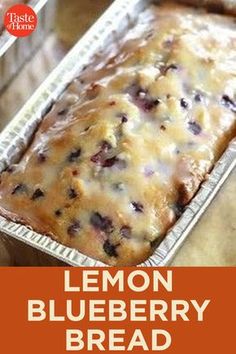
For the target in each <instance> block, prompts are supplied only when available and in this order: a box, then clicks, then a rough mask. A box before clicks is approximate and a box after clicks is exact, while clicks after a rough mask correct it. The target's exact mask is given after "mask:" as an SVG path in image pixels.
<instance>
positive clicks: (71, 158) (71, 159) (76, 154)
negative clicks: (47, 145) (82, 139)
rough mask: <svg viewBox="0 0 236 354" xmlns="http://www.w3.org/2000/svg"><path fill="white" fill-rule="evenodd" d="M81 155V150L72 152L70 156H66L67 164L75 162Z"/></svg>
mask: <svg viewBox="0 0 236 354" xmlns="http://www.w3.org/2000/svg"><path fill="white" fill-rule="evenodd" d="M80 155H81V149H75V150H73V151H72V152H71V153H70V155H69V156H68V161H69V162H76V161H77V160H78V158H79V157H80Z"/></svg>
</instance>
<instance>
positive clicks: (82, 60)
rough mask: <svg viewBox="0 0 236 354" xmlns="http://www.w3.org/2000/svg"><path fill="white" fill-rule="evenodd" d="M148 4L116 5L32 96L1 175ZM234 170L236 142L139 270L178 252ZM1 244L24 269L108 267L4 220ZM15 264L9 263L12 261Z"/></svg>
mask: <svg viewBox="0 0 236 354" xmlns="http://www.w3.org/2000/svg"><path fill="white" fill-rule="evenodd" d="M150 3H151V1H147V0H131V1H126V0H116V1H115V2H114V3H113V4H112V5H111V7H110V8H109V9H108V10H107V11H106V12H105V13H104V15H103V16H102V17H101V18H100V19H99V21H98V22H96V23H95V25H94V26H93V27H92V28H91V29H90V30H89V31H88V32H87V33H86V35H85V36H84V37H83V38H82V39H81V40H80V41H79V42H78V43H77V44H76V45H75V47H74V48H73V49H72V50H71V51H70V52H69V54H68V55H67V56H66V57H65V58H64V60H63V61H62V62H61V63H60V65H59V66H58V67H57V68H56V69H55V70H54V71H53V72H52V73H51V74H50V76H49V77H48V78H47V80H46V81H45V82H44V83H43V85H41V87H40V88H39V89H38V90H37V91H36V92H35V93H34V95H33V96H32V97H31V98H30V100H29V101H28V102H27V103H26V105H25V106H24V107H23V108H22V109H21V111H20V112H19V113H18V114H17V116H16V117H15V118H14V119H13V120H12V121H11V123H10V124H9V125H8V127H7V128H6V129H5V130H4V132H3V133H2V135H1V137H0V156H1V158H0V171H3V170H4V169H6V168H7V166H8V165H10V164H11V163H15V162H17V160H18V159H19V158H20V156H21V154H22V152H23V151H24V150H25V148H26V147H27V145H28V144H29V142H30V141H31V139H32V135H33V134H34V132H35V130H36V129H37V127H38V125H39V123H40V121H41V120H42V118H43V117H44V115H45V112H47V111H48V109H49V108H50V106H51V105H52V104H53V102H54V100H56V99H57V98H58V97H59V96H60V95H61V94H62V92H63V91H64V90H65V88H66V87H67V85H68V84H69V83H70V82H71V81H72V80H73V78H74V77H76V76H77V75H79V73H80V71H81V70H82V69H83V68H84V66H86V65H87V64H88V63H89V62H90V61H91V60H92V59H93V58H94V55H95V54H96V53H98V52H103V51H104V48H109V44H111V43H112V44H113V45H114V43H117V42H118V41H117V38H119V36H122V33H124V32H126V31H127V29H128V28H130V27H131V26H132V24H134V23H135V21H136V19H137V16H138V14H139V13H140V12H141V11H143V10H144V8H146V7H147V6H149V5H150ZM235 165H236V142H235V141H234V142H232V143H231V144H230V145H229V147H228V148H227V150H226V151H225V153H224V154H223V156H222V157H221V159H220V160H219V161H218V163H217V164H216V166H215V168H214V170H213V171H212V172H211V174H210V176H209V178H208V179H207V180H206V181H205V182H204V183H203V184H202V186H201V188H200V190H199V191H198V193H197V195H196V196H195V198H194V199H193V200H192V202H191V203H190V204H189V205H188V207H187V208H186V210H185V211H184V213H183V214H182V216H181V218H180V219H179V220H178V221H177V222H176V224H175V225H174V227H173V228H172V229H171V230H170V231H169V233H168V234H167V235H166V237H165V238H164V240H163V241H162V242H161V243H160V244H159V246H158V247H157V249H156V251H155V252H154V254H153V255H152V256H151V257H150V258H149V259H148V260H147V261H145V262H144V263H142V264H141V266H165V265H168V263H169V262H170V260H171V259H172V257H173V256H174V255H175V254H176V252H177V250H178V248H179V247H180V246H181V245H182V244H183V242H184V240H185V239H186V237H187V236H188V234H189V232H190V231H191V229H192V228H193V226H194V225H195V224H196V222H197V221H198V219H199V218H200V216H201V215H202V214H203V213H204V211H205V210H206V208H207V206H208V205H209V204H210V202H211V201H212V200H213V198H214V196H215V195H216V193H217V191H218V190H219V189H220V187H221V185H222V184H223V182H224V181H225V180H226V178H227V176H228V175H229V174H230V172H231V171H232V170H233V168H234V166H235ZM0 232H1V233H2V237H1V239H2V240H3V241H4V247H5V248H6V249H7V250H8V252H9V257H11V258H12V259H13V260H14V261H13V263H14V262H15V263H17V264H20V265H59V264H68V265H72V266H105V264H103V263H101V262H98V261H96V260H94V259H92V258H89V257H87V256H85V255H83V254H81V253H80V252H79V251H77V250H75V249H71V248H68V247H65V246H63V245H61V244H59V243H57V242H56V241H54V240H52V239H51V238H49V237H48V236H45V235H41V234H39V233H36V232H34V231H33V230H30V229H29V228H28V227H26V226H24V225H20V224H18V223H15V222H11V221H9V220H7V219H5V218H4V217H0ZM9 262H11V260H9Z"/></svg>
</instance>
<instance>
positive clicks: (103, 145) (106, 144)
mask: <svg viewBox="0 0 236 354" xmlns="http://www.w3.org/2000/svg"><path fill="white" fill-rule="evenodd" d="M111 148H112V145H111V144H110V143H109V142H108V141H106V140H104V141H102V143H101V149H102V150H103V151H108V150H111Z"/></svg>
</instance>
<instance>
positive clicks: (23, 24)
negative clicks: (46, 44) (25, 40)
mask: <svg viewBox="0 0 236 354" xmlns="http://www.w3.org/2000/svg"><path fill="white" fill-rule="evenodd" d="M4 26H5V28H6V30H7V31H8V32H9V33H10V34H12V35H13V36H15V37H26V36H29V35H30V34H31V33H32V32H33V31H34V30H35V28H36V26H37V15H36V13H35V12H34V10H33V9H32V8H31V7H30V6H27V5H24V4H19V5H14V6H12V7H10V8H9V9H8V10H7V12H6V13H5V16H4Z"/></svg>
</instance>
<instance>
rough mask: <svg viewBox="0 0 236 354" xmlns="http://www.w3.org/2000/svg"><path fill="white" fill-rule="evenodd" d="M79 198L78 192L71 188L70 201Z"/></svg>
mask: <svg viewBox="0 0 236 354" xmlns="http://www.w3.org/2000/svg"><path fill="white" fill-rule="evenodd" d="M77 196H78V194H77V193H76V191H75V190H74V188H69V189H68V197H69V198H70V199H75V198H76V197H77Z"/></svg>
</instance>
